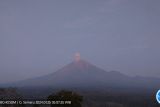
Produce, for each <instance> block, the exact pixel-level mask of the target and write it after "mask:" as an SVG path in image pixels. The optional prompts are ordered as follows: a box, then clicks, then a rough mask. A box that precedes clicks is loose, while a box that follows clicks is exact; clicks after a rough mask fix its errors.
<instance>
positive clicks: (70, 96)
mask: <svg viewBox="0 0 160 107" xmlns="http://www.w3.org/2000/svg"><path fill="white" fill-rule="evenodd" d="M48 100H50V101H64V102H65V101H71V104H52V105H51V106H52V107H82V101H83V97H82V96H80V95H79V94H77V93H75V92H72V91H65V90H62V91H60V92H57V93H55V94H52V95H50V96H48Z"/></svg>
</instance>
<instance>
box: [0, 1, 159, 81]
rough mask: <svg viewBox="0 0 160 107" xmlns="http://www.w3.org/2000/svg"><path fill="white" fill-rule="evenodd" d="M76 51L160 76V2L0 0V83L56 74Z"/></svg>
mask: <svg viewBox="0 0 160 107" xmlns="http://www.w3.org/2000/svg"><path fill="white" fill-rule="evenodd" d="M75 52H80V53H81V56H82V57H83V59H85V60H87V61H88V62H91V63H93V64H95V65H97V66H98V67H101V68H103V69H105V70H106V71H111V70H117V71H120V72H121V73H124V74H128V75H133V76H134V75H142V76H158V77H160V0H0V83H3V82H8V81H14V80H20V79H25V78H29V77H35V76H40V75H44V74H48V73H51V72H54V71H56V70H57V69H59V68H61V67H63V66H64V65H66V64H68V63H70V62H71V61H72V60H73V58H72V57H73V55H74V53H75Z"/></svg>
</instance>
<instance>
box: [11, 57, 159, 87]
mask: <svg viewBox="0 0 160 107" xmlns="http://www.w3.org/2000/svg"><path fill="white" fill-rule="evenodd" d="M159 82H160V79H159V78H149V77H148V78H147V77H137V76H136V77H130V76H127V75H125V74H122V73H120V72H118V71H110V72H107V71H105V70H103V69H101V68H98V67H97V66H95V65H93V64H91V63H89V62H87V61H85V60H83V59H81V58H80V54H76V55H75V60H74V61H73V62H71V63H70V64H68V65H66V66H64V67H63V68H61V69H59V70H57V71H56V72H53V73H51V74H48V75H45V76H41V77H37V78H32V79H27V80H23V81H19V82H16V83H12V84H10V85H11V86H17V87H18V86H19V87H22V86H47V87H48V86H50V87H68V88H72V87H104V88H105V87H147V88H149V87H150V88H153V87H159Z"/></svg>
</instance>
